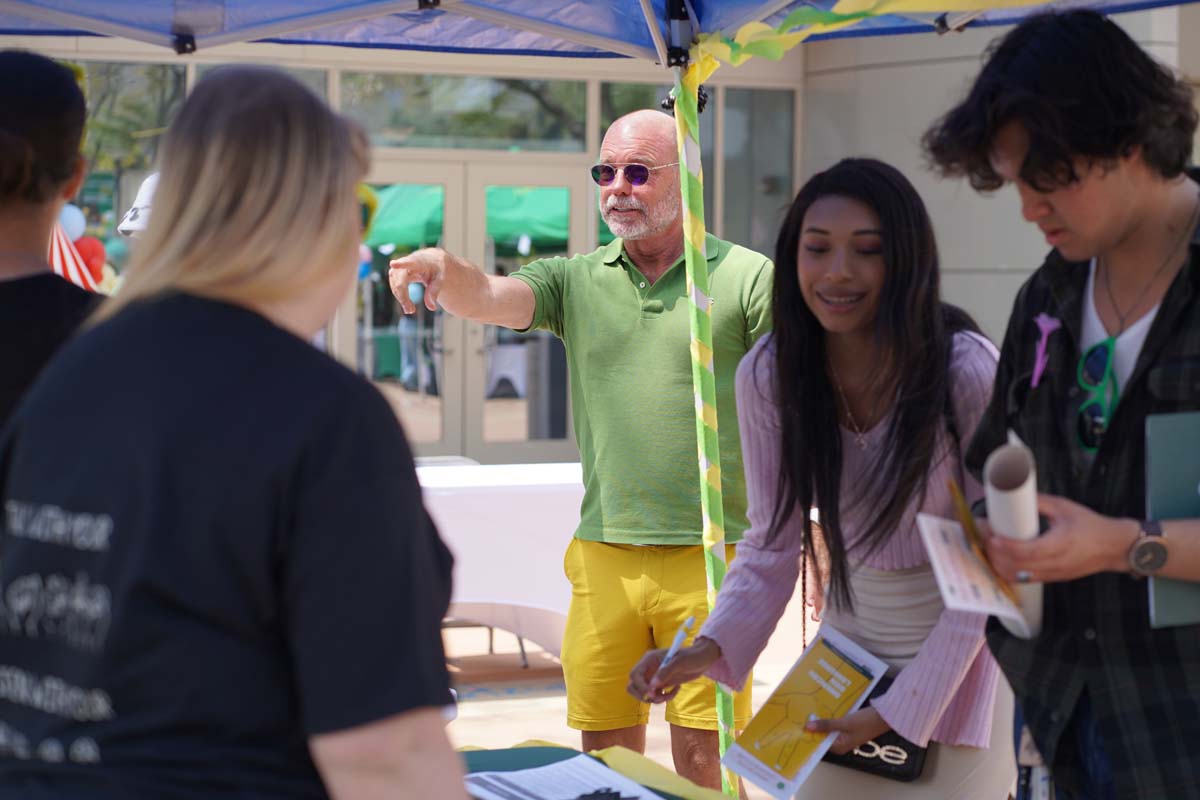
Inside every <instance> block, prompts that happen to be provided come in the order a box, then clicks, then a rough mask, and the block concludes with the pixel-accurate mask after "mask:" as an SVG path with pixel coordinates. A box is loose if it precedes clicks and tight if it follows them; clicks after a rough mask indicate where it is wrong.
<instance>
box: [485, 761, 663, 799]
mask: <svg viewBox="0 0 1200 800" xmlns="http://www.w3.org/2000/svg"><path fill="white" fill-rule="evenodd" d="M606 791H607V792H612V793H613V797H620V800H662V797H661V796H660V795H658V794H655V793H654V792H652V791H650V790H649V789H647V788H645V787H644V786H641V785H640V784H637V783H634V782H633V781H631V780H630V779H629V778H626V777H625V776H624V775H622V774H621V773H619V772H615V771H614V770H611V769H609V768H608V767H606V766H604V765H603V764H601V763H600V762H599V761H597V760H596V759H594V758H592V757H591V756H585V755H578V756H575V757H574V758H568V759H566V760H565V761H558V762H556V763H554V764H547V765H546V766H544V767H532V768H530V769H518V770H513V771H512V772H472V773H471V774H470V775H468V776H467V792H468V793H469V794H470V795H471V797H474V798H477V800H577V798H579V797H581V796H586V795H589V794H593V793H598V792H606Z"/></svg>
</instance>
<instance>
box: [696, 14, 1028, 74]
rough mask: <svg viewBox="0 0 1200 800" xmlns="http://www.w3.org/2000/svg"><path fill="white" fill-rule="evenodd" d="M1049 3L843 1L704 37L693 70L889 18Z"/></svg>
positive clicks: (769, 55)
mask: <svg viewBox="0 0 1200 800" xmlns="http://www.w3.org/2000/svg"><path fill="white" fill-rule="evenodd" d="M1044 2H1045V0H840V2H838V3H836V4H834V6H833V8H831V9H830V10H828V11H826V10H824V9H820V8H813V7H811V6H806V7H804V8H799V9H797V10H795V11H793V12H792V13H791V14H788V16H787V17H786V18H785V19H784V20H783V22H782V23H780V24H779V25H777V26H775V27H772V26H770V25H767V24H766V23H763V22H750V23H747V24H746V25H743V26H742V27H741V28H739V29H738V31H737V33H735V34H734V35H733V36H732V37H730V36H726V35H724V34H722V33H702V34H700V36H699V37H698V38H697V40H696V42H695V43H694V44H693V45H692V48H691V51H690V53H689V55H690V58H691V62H692V63H693V64H696V63H700V62H701V61H702V60H703V59H705V58H712V59H714V60H715V61H717V62H720V63H724V64H730V65H732V66H735V67H736V66H738V65H739V64H741V63H742V62H744V61H745V60H746V59H748V58H751V57H754V56H757V57H759V58H766V59H770V60H772V61H777V60H779V59H780V58H782V57H783V54H784V53H786V52H787V51H788V50H791V49H792V48H793V47H795V46H796V45H798V44H800V43H801V42H802V41H804V40H805V39H807V38H809V37H810V36H816V35H817V34H821V33H830V32H832V31H836V30H839V29H841V28H846V27H849V26H851V25H854V24H855V23H857V22H859V21H861V20H864V19H867V18H869V17H879V16H883V15H884V14H954V13H970V12H972V11H989V10H992V9H998V8H1020V7H1022V6H1032V5H1042V4H1043V3H1044Z"/></svg>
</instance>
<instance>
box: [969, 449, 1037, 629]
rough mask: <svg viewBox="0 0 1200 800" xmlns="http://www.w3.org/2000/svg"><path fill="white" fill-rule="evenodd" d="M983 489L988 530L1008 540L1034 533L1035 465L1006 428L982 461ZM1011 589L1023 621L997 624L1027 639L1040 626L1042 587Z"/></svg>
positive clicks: (1032, 536)
mask: <svg viewBox="0 0 1200 800" xmlns="http://www.w3.org/2000/svg"><path fill="white" fill-rule="evenodd" d="M983 491H984V498H985V501H986V503H987V513H988V524H989V525H990V526H991V528H992V531H994V532H995V533H996V534H997V535H999V536H1007V537H1008V538H1010V539H1032V538H1034V537H1035V536H1037V535H1038V510H1037V465H1036V464H1035V463H1034V460H1033V453H1032V451H1030V449H1029V448H1028V447H1026V446H1025V443H1024V442H1022V441H1021V440H1020V438H1019V437H1017V435H1016V434H1015V433H1012V432H1011V431H1010V432H1009V434H1008V444H1006V445H1002V446H1001V447H998V448H996V449H995V450H994V451H992V454H991V455H990V456H988V459H987V461H986V462H984V465H983ZM1035 577H1036V576H1035ZM1013 589H1014V590H1015V591H1016V594H1017V599H1018V601H1019V605H1020V607H1021V615H1022V616H1023V617H1024V624H1020V623H1018V622H1015V621H1010V620H1006V619H1002V620H1000V623H1001V624H1002V625H1003V626H1004V627H1005V628H1007V629H1008V632H1009V633H1011V634H1012V635H1013V636H1017V637H1020V638H1022V639H1031V638H1033V637H1034V636H1037V635H1038V633H1039V632H1041V629H1042V586H1041V584H1039V583H1025V584H1018V585H1016V586H1014V587H1013Z"/></svg>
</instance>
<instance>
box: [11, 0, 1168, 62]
mask: <svg viewBox="0 0 1200 800" xmlns="http://www.w3.org/2000/svg"><path fill="white" fill-rule="evenodd" d="M1066 4H1067V3H1055V4H1054V5H1066ZM1071 4H1072V5H1088V6H1091V7H1093V8H1097V9H1100V10H1103V11H1106V12H1112V13H1115V12H1118V11H1132V10H1138V9H1146V8H1154V7H1158V6H1166V5H1176V4H1178V3H1177V0H1098V1H1097V2H1086V3H1071ZM686 5H687V6H688V10H689V18H690V19H689V23H688V24H689V26H690V31H687V32H686V34H685V35H684V36H683V37H681V38H682V40H683V41H690V40H691V39H692V38H693V36H694V35H696V34H699V33H702V32H704V33H723V34H725V35H727V36H732V35H733V34H734V33H736V32H737V31H738V30H739V29H740V28H741V27H742V26H743V25H745V24H747V23H751V22H757V21H761V22H765V23H766V24H767V25H770V26H776V25H779V24H780V23H781V22H782V21H783V20H784V19H785V18H786V17H787V16H788V15H789V14H791V13H792V12H794V11H796V10H798V9H804V8H809V9H814V10H822V11H829V10H832V9H833V8H834V6H835V5H837V3H836V0H812V2H795V0H690V2H687V3H686ZM842 5H844V4H842ZM858 5H861V6H864V7H867V8H870V7H871V6H876V7H878V11H879V12H882V13H874V12H872V13H871V14H869V15H868V16H866V17H865V18H863V19H861V20H858V21H857V23H856V24H854V25H853V26H851V27H848V28H844V29H840V30H832V31H826V32H821V33H816V34H814V35H813V36H812V37H811V38H813V39H820V38H830V37H840V36H866V35H881V34H894V33H919V32H927V31H939V32H944V31H947V30H956V29H961V28H962V27H965V26H967V25H1002V24H1009V23H1012V22H1014V21H1016V20H1019V19H1020V18H1021V17H1023V16H1025V15H1026V14H1027V13H1029V9H1030V8H1038V7H1042V6H1044V5H1047V4H1043V3H1036V2H1032V3H1031V2H1030V0H1026V2H1025V3H1024V4H1023V7H1011V6H1012V3H1011V0H1010V1H1009V2H1006V0H996V2H994V3H989V4H984V5H989V6H993V7H992V8H989V9H988V10H978V9H976V10H969V11H961V12H957V13H956V12H954V11H942V10H939V9H953V8H955V6H960V7H961V4H957V3H955V2H953V0H950V2H946V3H941V4H939V3H937V2H936V0H931V1H930V2H926V3H916V4H913V3H905V4H903V5H904V6H909V7H913V6H919V7H923V8H925V9H933V10H922V11H917V12H910V11H903V13H888V7H889V6H898V5H900V4H895V3H886V2H885V3H879V2H876V3H860V4H858ZM976 5H979V4H976ZM667 6H668V3H667V2H666V0H561V1H559V0H359V1H358V2H355V1H354V0H342V1H341V2H330V1H329V0H189V1H188V2H186V3H166V2H164V3H153V2H145V1H144V0H0V35H16V36H38V35H45V36H92V35H105V36H119V37H123V38H127V39H133V40H136V41H141V42H147V43H150V44H157V45H162V46H163V47H169V48H173V49H175V50H176V51H177V52H179V53H187V52H191V51H192V50H194V49H196V48H209V47H216V46H218V45H223V44H230V43H234V42H248V41H263V42H273V43H282V44H304V45H315V44H320V45H336V46H344V47H370V48H392V49H402V50H434V51H440V52H462V53H478V54H507V55H536V56H565V57H572V58H619V57H629V58H644V59H650V60H653V61H657V62H659V63H662V64H666V63H667V43H668V42H669V41H671V39H672V37H671V32H672V31H671V23H670V21H669V19H668V11H667Z"/></svg>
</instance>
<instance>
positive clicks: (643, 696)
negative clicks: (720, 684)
mask: <svg viewBox="0 0 1200 800" xmlns="http://www.w3.org/2000/svg"><path fill="white" fill-rule="evenodd" d="M666 655H667V650H666V648H663V649H660V650H651V651H650V652H648V653H646V655H644V656H642V660H641V661H639V662H638V663H637V666H635V667H634V668H633V671H632V672H630V673H629V686H628V687H627V689H626V690H627V691H628V692H629V693H630V694H631V695H633V696H634V697H636V698H637V699H638V700H641V701H642V702H644V703H665V702H667V701H668V700H670V699H671V698H672V697H674V696H675V695H676V693H678V692H679V687H680V686H682V685H683V684H685V683H688V682H690V681H694V680H696V679H697V678H699V677H700V676H702V675H703V674H704V673H705V672H706V671H707V670H708V668H709V667H711V666H712V665H713V664H714V663H715V662H716V661H717V659H718V658H720V657H721V646H720V645H718V644H717V643H716V642H714V641H713V640H712V639H709V638H708V637H706V636H701V637H699V638H698V639H696V641H695V643H694V644H692V645H691V646H690V647H683V648H680V649H679V650H678V651H677V652H676V653H675V655H674V656H672V657H671V659H670V661H668V662H666V663H665V664H664V663H663V659H664V657H665V656H666Z"/></svg>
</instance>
